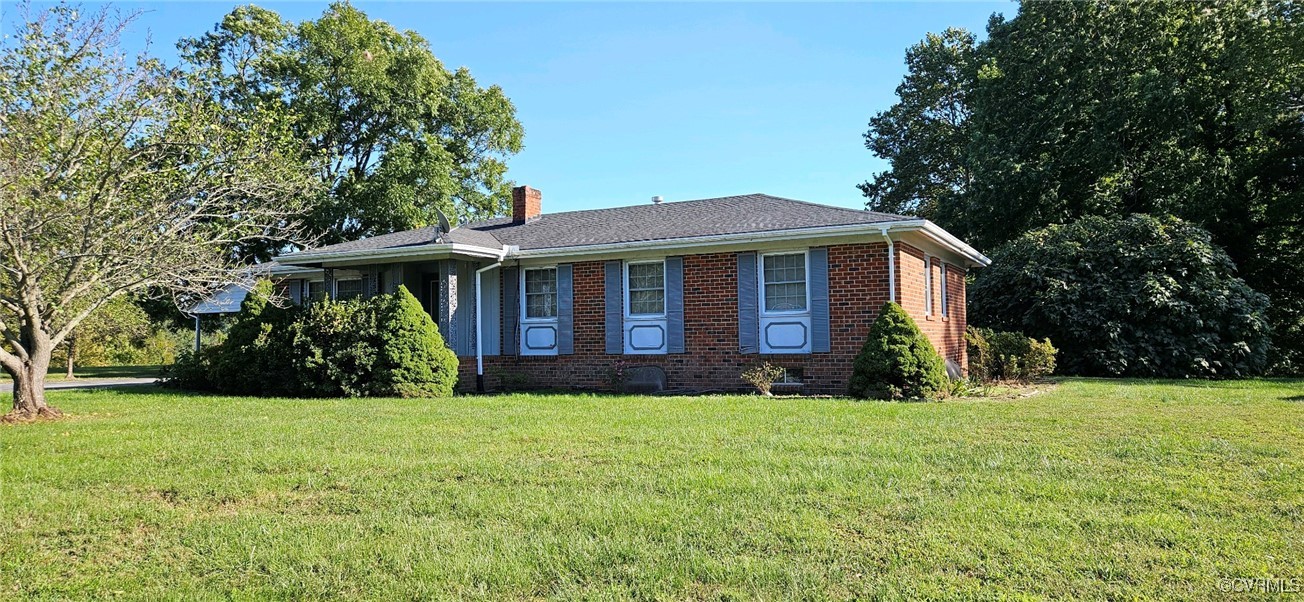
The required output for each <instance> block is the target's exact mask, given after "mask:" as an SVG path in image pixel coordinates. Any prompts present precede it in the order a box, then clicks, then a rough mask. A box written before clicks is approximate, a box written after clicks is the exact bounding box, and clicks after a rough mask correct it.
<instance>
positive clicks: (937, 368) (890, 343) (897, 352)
mask: <svg viewBox="0 0 1304 602" xmlns="http://www.w3.org/2000/svg"><path fill="white" fill-rule="evenodd" d="M945 386H946V365H945V363H944V362H943V361H942V356H940V355H938V354H937V351H936V350H935V349H933V344H932V343H930V342H928V338H927V337H925V336H924V333H923V332H920V330H919V326H917V325H916V324H915V321H914V320H911V319H910V316H909V315H907V314H906V312H905V310H903V309H901V306H900V305H897V304H896V303H887V304H885V305H884V306H883V310H882V311H880V312H879V314H878V319H876V320H874V324H873V325H872V326H870V328H869V338H868V340H866V341H865V345H864V346H863V347H861V349H860V354H859V355H857V356H856V362H855V364H854V365H853V366H852V372H851V382H850V386H849V389H850V390H849V393H850V394H851V396H852V397H859V398H861V399H932V398H935V397H937V396H938V394H939V393H940V392H941V391H943V390H944V388H945Z"/></svg>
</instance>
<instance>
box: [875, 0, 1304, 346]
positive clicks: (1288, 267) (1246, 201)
mask: <svg viewBox="0 0 1304 602" xmlns="http://www.w3.org/2000/svg"><path fill="white" fill-rule="evenodd" d="M1302 17H1304V7H1302V6H1301V5H1299V4H1298V3H1292V2H1283V1H1261V0H1228V1H1225V2H1218V3H1182V2H1101V1H1091V2H1029V3H1024V4H1021V5H1020V7H1019V13H1018V15H1017V16H1015V17H1014V18H1012V19H1008V20H1007V19H1005V18H1002V17H999V16H996V17H993V18H992V20H991V21H990V23H989V24H988V28H987V34H988V35H987V39H986V40H984V41H983V42H982V43H980V44H978V45H977V47H976V48H975V49H974V51H973V55H972V56H965V55H962V54H959V53H955V54H954V56H953V57H948V54H947V53H940V52H934V53H933V56H936V57H938V59H939V60H943V61H947V60H949V61H950V66H949V67H939V66H936V65H930V64H928V63H919V64H917V62H911V63H910V66H911V71H910V75H909V76H907V83H910V82H911V81H912V80H913V79H920V78H922V79H924V80H925V81H926V82H931V84H919V83H914V84H911V86H909V88H908V90H915V89H947V88H949V87H953V86H955V85H956V82H959V85H960V86H961V87H965V86H967V90H965V91H964V92H963V93H957V94H954V95H953V96H955V97H958V98H961V99H962V100H963V104H964V106H965V107H966V108H967V113H966V114H967V116H968V119H967V121H966V122H965V124H964V125H965V127H966V128H967V131H966V132H965V133H964V135H963V139H962V140H957V139H955V138H946V139H944V140H946V141H947V143H948V145H947V146H946V147H945V148H946V149H947V151H948V152H947V153H939V154H934V155H930V156H931V157H938V156H940V157H942V158H943V159H945V160H944V161H934V162H912V161H911V157H910V156H909V155H905V156H902V157H901V160H900V161H895V160H894V161H893V162H892V169H891V170H890V171H889V172H888V173H886V174H884V175H882V176H880V177H879V178H877V179H876V180H875V181H876V182H877V181H880V180H881V181H884V182H892V181H898V180H899V181H927V178H933V179H935V180H938V181H950V179H951V178H952V177H953V174H954V173H957V172H958V170H960V169H965V170H967V173H969V174H970V175H971V176H972V179H971V180H970V184H969V186H968V187H967V188H965V189H963V190H960V191H959V192H958V193H956V194H944V195H934V197H933V198H935V199H936V204H937V206H936V208H930V207H929V206H927V205H923V206H922V208H921V213H922V214H923V215H924V216H925V217H930V218H933V219H935V220H936V221H938V222H939V223H940V224H941V225H943V226H944V227H946V228H948V229H950V230H952V231H953V232H955V233H956V234H958V235H961V236H963V237H966V238H968V239H970V240H972V241H974V242H976V243H977V244H979V245H980V246H983V247H986V248H989V249H994V248H996V247H998V246H999V245H1001V244H1004V243H1006V242H1008V241H1010V240H1013V239H1015V238H1017V237H1019V236H1020V235H1021V234H1023V233H1024V232H1027V231H1030V230H1033V229H1037V228H1041V227H1043V226H1046V225H1050V224H1065V223H1069V222H1072V221H1073V220H1076V219H1078V218H1080V217H1083V216H1091V215H1100V216H1107V217H1122V216H1126V215H1130V214H1132V213H1151V214H1156V215H1165V214H1171V215H1176V216H1178V217H1181V218H1183V219H1187V220H1190V221H1192V222H1194V223H1196V224H1198V225H1200V226H1202V227H1204V228H1206V229H1208V230H1209V231H1210V232H1211V234H1212V235H1213V239H1214V242H1215V243H1216V244H1217V245H1219V246H1221V247H1223V248H1225V249H1226V250H1227V252H1228V254H1229V255H1230V256H1231V257H1232V259H1233V261H1234V262H1235V263H1236V266H1237V267H1238V269H1239V270H1240V273H1241V275H1242V276H1243V277H1244V278H1245V280H1246V281H1247V282H1248V283H1249V284H1250V285H1251V286H1252V287H1254V288H1255V289H1256V290H1259V291H1262V292H1264V293H1266V294H1268V295H1269V296H1270V297H1271V301H1272V308H1271V310H1270V311H1269V316H1270V320H1271V322H1272V323H1273V327H1274V329H1275V331H1276V335H1275V337H1276V338H1275V341H1276V344H1277V346H1278V347H1279V348H1280V349H1282V350H1283V351H1284V352H1285V353H1284V355H1283V359H1284V360H1285V362H1284V364H1283V365H1284V366H1286V369H1293V370H1298V369H1300V368H1301V367H1304V363H1301V362H1302V361H1304V301H1301V299H1304V261H1301V260H1302V259H1304V250H1302V249H1304V197H1301V194H1302V193H1301V190H1304V189H1302V188H1301V186H1299V182H1300V180H1301V172H1300V170H1301V164H1302V161H1304V153H1301V149H1304V23H1301V19H1302ZM929 46H930V45H929V42H928V41H926V42H925V44H924V45H922V47H925V48H927V47H929ZM934 46H935V45H934ZM914 52H916V53H917V52H918V50H915V51H914ZM925 67H926V68H925ZM952 72H954V73H969V74H972V77H971V78H970V79H963V78H961V79H957V78H954V77H951V76H949V75H948V74H949V73H952ZM903 86H904V84H903ZM917 97H918V95H917V94H915V95H910V94H905V93H903V94H902V96H901V100H900V102H899V103H898V104H897V105H895V106H894V107H892V108H891V109H889V111H888V113H887V114H893V113H894V112H895V113H903V114H905V115H908V116H915V115H918V114H920V113H921V112H920V111H918V110H915V109H914V107H916V106H918V105H919V101H918V100H917ZM925 106H927V103H925ZM900 123H903V124H905V127H904V128H903V131H902V129H901V128H899V129H898V130H895V131H891V132H890V134H891V136H890V137H889V136H885V134H884V132H883V131H881V128H876V127H874V126H873V125H871V129H870V131H869V134H868V136H869V141H870V143H871V148H872V149H875V148H876V145H878V146H882V145H881V144H878V141H879V140H880V139H884V140H887V141H893V146H892V147H890V148H907V149H909V148H932V147H934V146H936V144H935V141H936V140H938V139H939V138H938V135H937V128H936V124H935V123H934V122H933V121H929V120H925V119H920V118H917V117H912V118H910V119H903V120H900ZM896 140H900V142H895V141H896ZM876 152H879V151H878V150H876ZM880 154H882V153H880ZM885 156H887V157H888V158H889V159H892V158H893V155H891V154H886V155H885ZM952 157H954V158H952ZM920 164H922V165H924V167H923V168H922V170H923V171H924V172H925V175H917V174H915V173H913V172H915V171H919V170H920V169H921V168H919V167H918V166H919V165H920ZM873 191H874V189H869V190H867V191H866V192H867V193H868V192H873ZM870 206H871V207H877V206H879V205H878V204H877V203H876V199H875V197H873V196H872V195H871V202H870ZM1292 363H1293V364H1294V366H1293V367H1292V366H1290V364H1292Z"/></svg>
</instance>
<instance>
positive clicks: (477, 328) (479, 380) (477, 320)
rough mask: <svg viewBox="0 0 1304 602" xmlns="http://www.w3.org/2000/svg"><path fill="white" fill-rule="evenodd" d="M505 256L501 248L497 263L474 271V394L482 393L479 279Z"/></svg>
mask: <svg viewBox="0 0 1304 602" xmlns="http://www.w3.org/2000/svg"><path fill="white" fill-rule="evenodd" d="M506 256H507V248H506V247H504V248H503V252H502V255H500V256H499V257H498V261H495V262H493V263H492V264H490V265H487V266H484V267H482V268H480V269H478V270H476V271H475V305H476V307H475V392H476V393H484V326H483V323H484V311H482V308H484V298H483V297H481V296H480V290H481V287H480V279H481V275H482V274H484V273H485V272H488V271H489V270H492V269H494V268H497V267H499V266H501V265H503V258H504V257H506Z"/></svg>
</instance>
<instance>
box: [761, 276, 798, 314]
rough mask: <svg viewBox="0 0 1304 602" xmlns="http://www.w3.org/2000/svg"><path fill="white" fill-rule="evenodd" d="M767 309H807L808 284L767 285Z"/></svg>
mask: <svg viewBox="0 0 1304 602" xmlns="http://www.w3.org/2000/svg"><path fill="white" fill-rule="evenodd" d="M765 309H767V310H770V311H800V310H804V309H806V283H804V282H795V283H786V284H766V285H765Z"/></svg>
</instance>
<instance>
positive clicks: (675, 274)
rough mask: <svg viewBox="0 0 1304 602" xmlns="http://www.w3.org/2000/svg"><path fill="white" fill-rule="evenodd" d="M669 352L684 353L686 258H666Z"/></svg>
mask: <svg viewBox="0 0 1304 602" xmlns="http://www.w3.org/2000/svg"><path fill="white" fill-rule="evenodd" d="M666 337H667V338H669V339H670V342H669V345H668V349H667V352H669V353H684V351H685V346H684V258H683V257H667V258H666Z"/></svg>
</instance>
